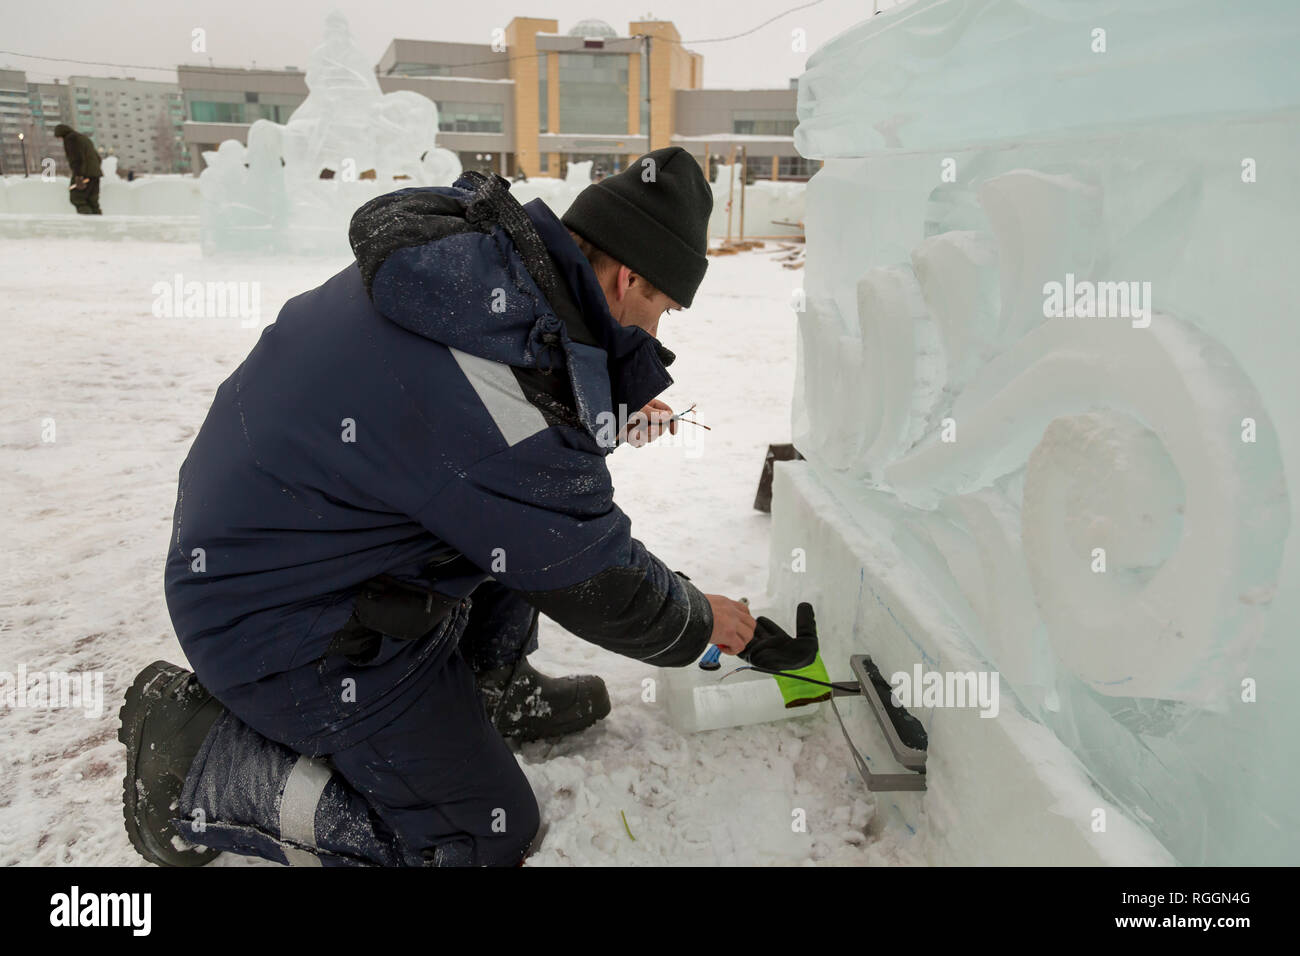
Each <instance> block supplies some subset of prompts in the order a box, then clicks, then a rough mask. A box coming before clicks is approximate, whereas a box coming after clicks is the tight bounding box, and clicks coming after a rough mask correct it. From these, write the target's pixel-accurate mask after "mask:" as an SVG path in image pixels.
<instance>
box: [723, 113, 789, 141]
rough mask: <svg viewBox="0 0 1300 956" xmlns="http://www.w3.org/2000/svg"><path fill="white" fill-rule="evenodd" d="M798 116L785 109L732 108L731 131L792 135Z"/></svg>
mask: <svg viewBox="0 0 1300 956" xmlns="http://www.w3.org/2000/svg"><path fill="white" fill-rule="evenodd" d="M798 122H799V120H798V118H797V117H795V116H792V115H790V113H789V112H788V111H786V110H733V111H732V113H731V131H732V132H733V133H749V134H753V135H756V136H793V135H794V128H795V126H796V125H798Z"/></svg>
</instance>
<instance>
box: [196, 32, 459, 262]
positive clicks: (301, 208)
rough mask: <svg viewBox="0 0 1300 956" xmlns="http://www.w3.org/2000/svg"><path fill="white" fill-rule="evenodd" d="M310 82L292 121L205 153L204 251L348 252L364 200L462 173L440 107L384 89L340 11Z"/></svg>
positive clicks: (263, 123)
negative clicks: (441, 138)
mask: <svg viewBox="0 0 1300 956" xmlns="http://www.w3.org/2000/svg"><path fill="white" fill-rule="evenodd" d="M306 81H307V88H308V89H309V90H310V92H309V94H308V96H307V98H306V99H305V100H304V101H303V102H302V104H301V105H300V106H299V107H298V108H297V109H296V110H294V113H293V115H292V116H291V117H290V118H289V122H288V123H286V124H285V125H283V126H282V125H280V124H278V123H272V122H270V121H269V120H258V121H256V122H255V123H253V125H252V126H251V127H250V128H249V131H248V146H247V147H245V146H243V145H242V144H241V143H239V142H238V141H236V140H227V141H226V142H224V143H222V144H221V145H220V146H219V147H218V148H217V150H216V151H215V152H208V153H204V159H205V160H206V161H207V164H208V165H207V168H206V169H204V170H203V173H202V175H201V176H200V177H199V188H200V190H201V192H202V196H203V199H202V204H201V212H200V215H201V220H202V221H201V236H202V242H203V251H204V253H205V254H207V253H213V252H223V251H257V252H287V253H297V254H309V255H310V254H329V255H333V254H340V255H347V254H348V241H347V226H348V222H349V221H350V219H351V217H352V213H353V212H354V211H355V210H356V209H357V207H358V206H360V205H362V204H363V203H365V202H366V201H368V200H369V199H371V198H373V197H375V196H379V195H382V194H383V193H386V192H391V191H392V190H394V189H401V188H403V187H406V186H448V185H450V184H451V183H452V182H453V181H454V180H455V179H456V178H457V177H458V176H459V175H460V172H461V165H460V160H459V159H458V158H457V157H456V154H455V153H453V152H451V151H450V150H446V149H441V148H438V147H436V146H435V145H434V141H435V138H436V136H437V132H438V109H437V106H436V105H435V104H434V103H433V101H432V100H430V99H428V98H427V97H424V96H421V95H420V94H418V93H413V92H410V91H406V90H403V91H398V92H395V93H387V94H385V93H383V92H382V91H381V90H380V88H379V81H378V79H376V77H375V72H374V67H373V66H372V65H371V64H370V63H369V61H368V60H367V59H366V56H365V54H364V53H362V52H361V50H360V49H359V48H358V47H357V46H356V44H355V43H354V42H353V39H352V35H351V33H350V32H349V31H348V25H347V21H346V20H345V19H344V18H343V16H342V15H341V14H339V13H337V12H335V13H332V14H330V15H329V17H328V18H327V19H326V21H325V41H324V43H322V44H321V45H320V46H319V47H317V48H316V50H315V51H314V52H313V53H312V55H311V58H310V60H309V61H308V67H307V76H306ZM322 176H324V177H325V178H322Z"/></svg>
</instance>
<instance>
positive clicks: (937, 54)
mask: <svg viewBox="0 0 1300 956" xmlns="http://www.w3.org/2000/svg"><path fill="white" fill-rule="evenodd" d="M1298 42H1300V7H1297V6H1296V5H1295V4H1294V3H1291V2H1288V0H1261V2H1258V3H1253V4H1249V5H1237V6H1225V5H1222V4H1218V3H1210V2H1202V0H1192V2H1173V0H1126V2H1124V3H1119V2H1102V3H1098V2H1092V0H959V2H954V0H918V2H916V3H913V4H911V5H909V6H904V7H899V8H896V9H895V10H893V11H891V12H889V13H887V14H885V15H881V16H879V17H874V18H872V19H871V20H869V21H866V22H864V23H862V24H859V25H858V26H857V27H855V28H853V29H851V30H849V31H847V32H845V33H843V34H841V35H840V36H838V37H836V38H835V39H834V40H833V41H831V42H830V43H828V44H827V45H826V46H824V47H822V48H821V49H820V50H818V51H817V52H816V53H815V54H814V55H813V56H812V57H811V58H810V60H809V63H808V69H807V72H806V73H805V74H804V75H803V76H802V77H801V79H800V82H799V101H798V103H799V105H798V114H799V126H798V128H797V129H796V132H795V143H796V146H797V148H798V149H799V151H800V152H801V153H802V154H803V155H805V156H808V157H810V158H817V159H825V160H826V161H827V165H826V166H825V168H823V169H822V170H821V171H820V172H818V173H817V174H816V175H815V176H814V178H813V179H812V181H811V182H810V184H809V187H808V193H807V234H808V252H807V266H806V278H805V288H804V289H803V294H804V297H805V305H804V310H803V312H802V314H801V315H800V317H799V371H798V377H797V381H796V386H795V408H794V432H795V438H794V440H795V445H796V447H798V449H799V450H800V451H801V452H802V453H803V455H804V456H805V457H806V458H807V461H806V462H791V463H788V464H782V465H779V466H778V469H777V478H776V484H775V498H774V504H773V519H774V529H773V545H772V577H771V584H770V588H769V590H770V591H771V592H772V593H773V595H774V596H775V597H776V601H777V604H778V605H779V606H786V605H788V606H790V607H793V605H794V602H795V601H797V600H809V599H811V600H814V601H817V602H819V603H818V615H819V620H820V621H821V622H822V627H821V633H822V635H823V645H824V648H825V649H826V661H827V665H828V667H830V668H831V670H832V676H834V677H837V678H843V677H847V676H848V673H847V666H846V661H847V657H848V654H849V653H856V652H867V653H871V654H873V656H875V657H876V659H877V661H878V663H880V665H881V669H882V671H884V672H885V673H886V674H889V673H892V672H895V671H910V670H911V669H912V668H913V666H914V665H916V664H921V665H922V666H923V667H924V668H926V669H930V670H935V671H940V672H943V671H950V670H953V669H958V670H966V669H977V670H978V669H983V670H996V671H997V672H998V673H999V675H1000V680H1001V688H1002V693H1003V707H1002V711H1001V713H1000V714H999V716H998V717H997V718H996V719H993V720H989V719H981V718H980V717H978V715H976V714H975V713H973V712H972V711H970V710H962V709H959V708H945V707H933V708H926V709H923V710H921V711H920V712H919V713H918V716H919V717H921V719H922V721H923V723H925V725H926V726H927V729H928V731H929V735H930V751H931V752H930V763H929V768H930V772H929V782H930V783H929V790H928V792H927V793H926V794H925V796H924V799H923V800H922V801H920V804H919V806H918V807H916V808H913V809H911V810H909V811H908V813H909V814H910V821H909V822H910V823H911V824H912V825H914V826H915V827H916V828H917V831H918V834H920V835H921V836H922V837H923V838H924V839H926V840H927V841H928V843H927V848H928V851H929V852H930V855H931V858H932V859H934V860H935V861H936V862H986V863H987V862H994V863H1002V862H1007V863H1009V862H1053V863H1068V862H1081V863H1089V862H1109V863H1119V862H1125V863H1142V862H1159V861H1161V860H1165V861H1168V860H1177V861H1179V862H1182V863H1187V864H1202V863H1211V864H1241V863H1245V864H1262V863H1277V864H1281V863H1289V864H1295V863H1298V862H1300V819H1298V817H1300V812H1298V809H1297V795H1298V794H1297V791H1298V789H1300V787H1298V785H1300V772H1298V771H1297V767H1300V759H1297V758H1300V745H1297V742H1296V734H1295V730H1294V728H1295V727H1296V726H1297V725H1300V645H1298V644H1297V641H1296V639H1295V630H1296V625H1297V623H1298V622H1300V590H1298V589H1297V554H1296V541H1295V537H1294V535H1292V533H1291V532H1292V529H1293V527H1294V526H1295V524H1296V519H1297V516H1296V499H1297V492H1296V490H1295V489H1293V488H1292V487H1290V485H1289V482H1288V476H1294V475H1296V474H1300V429H1297V414H1300V412H1298V410H1300V389H1298V387H1297V382H1298V381H1300V376H1297V375H1296V374H1295V367H1296V364H1297V361H1298V360H1300V336H1297V335H1296V333H1295V329H1294V322H1295V310H1294V308H1293V307H1291V308H1289V307H1287V305H1286V304H1287V303H1292V304H1293V303H1294V302H1295V294H1294V289H1293V287H1292V278H1291V277H1292V274H1293V271H1294V268H1295V263H1296V261H1297V260H1298V258H1300V243H1297V241H1296V235H1297V233H1296V227H1295V223H1296V221H1297V220H1298V219H1300V186H1298V185H1297V181H1296V178H1295V177H1294V176H1293V175H1292V170H1293V169H1294V165H1295V157H1296V156H1297V155H1300V122H1298V115H1300V114H1297V112H1296V110H1297V107H1300V74H1298V73H1297V72H1296V70H1295V69H1294V50H1295V49H1296V47H1297V43H1298ZM792 554H797V555H800V559H799V560H798V561H792V557H791V556H792ZM804 567H806V571H802V570H801V569H802V568H804ZM1099 811H1104V812H1099ZM1099 820H1100V821H1103V822H1102V824H1101V825H1100V826H1099V823H1098V821H1099Z"/></svg>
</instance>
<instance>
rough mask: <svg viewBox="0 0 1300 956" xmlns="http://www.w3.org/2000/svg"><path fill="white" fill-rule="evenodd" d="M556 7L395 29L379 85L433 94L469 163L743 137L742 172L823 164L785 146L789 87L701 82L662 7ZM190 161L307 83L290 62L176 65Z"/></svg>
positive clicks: (616, 159)
mask: <svg viewBox="0 0 1300 956" xmlns="http://www.w3.org/2000/svg"><path fill="white" fill-rule="evenodd" d="M558 27H559V23H558V21H556V20H549V19H538V18H531V17H516V18H514V19H513V20H511V21H510V23H509V25H508V26H507V27H506V28H505V30H504V31H503V36H502V38H501V39H502V44H503V45H502V46H501V47H500V48H494V46H493V45H492V44H488V43H449V42H435V41H427V40H409V39H395V40H393V41H392V42H391V43H389V45H388V48H387V49H386V50H385V51H384V53H383V55H382V56H381V57H380V60H379V63H378V65H377V66H376V68H375V72H376V74H377V76H378V80H379V86H380V88H381V89H382V90H383V91H384V92H386V93H388V92H393V91H394V90H412V91H415V92H417V93H420V94H422V95H423V96H426V97H428V98H429V99H431V100H433V101H434V102H435V103H437V105H438V129H439V132H438V144H437V145H439V146H441V147H443V148H446V149H450V150H453V151H455V152H456V153H457V154H458V155H459V156H460V160H461V164H462V165H463V166H464V167H465V168H467V169H474V168H477V169H485V170H486V169H491V170H493V171H495V172H498V173H500V174H501V175H503V176H511V175H514V174H515V173H516V171H517V170H519V169H522V170H523V171H524V172H525V173H527V174H529V175H539V174H540V175H544V176H563V175H564V173H565V170H566V168H567V166H568V164H569V163H572V162H579V161H583V160H593V161H594V162H595V164H596V166H597V167H598V168H600V169H601V170H602V171H603V172H605V173H613V172H617V171H618V170H620V169H622V168H623V167H624V166H625V165H627V163H629V162H631V161H632V160H634V159H636V157H638V156H640V155H642V154H644V153H646V152H649V151H650V150H652V149H658V148H661V147H664V146H681V147H683V148H685V149H687V150H688V151H690V152H691V153H692V154H693V155H695V156H696V157H697V158H698V159H699V160H700V163H701V165H704V164H706V163H708V164H709V165H712V164H713V163H716V162H717V161H719V160H721V161H724V162H725V161H727V160H729V159H730V158H731V157H732V155H733V151H734V153H739V151H740V150H742V149H743V150H744V151H745V152H746V153H747V155H748V159H749V167H750V174H751V176H754V175H760V176H762V177H763V178H771V179H789V180H804V179H807V178H808V177H809V176H810V175H811V174H812V172H813V168H814V167H815V166H818V165H820V164H816V163H810V162H809V161H807V160H804V159H803V158H802V157H800V156H799V155H798V153H796V152H795V149H794V137H793V133H794V127H795V123H796V118H795V101H796V98H797V92H796V89H795V87H794V84H793V83H792V84H791V85H790V86H789V87H788V88H787V89H774V90H708V89H704V88H703V82H704V58H703V56H702V55H701V54H699V53H695V52H692V51H689V50H687V49H685V48H684V47H683V46H682V43H681V36H680V34H678V32H677V28H676V27H675V26H674V25H673V24H672V23H671V22H669V21H666V20H637V21H632V22H630V23H628V25H627V34H626V35H624V36H620V35H618V33H617V32H616V31H615V30H614V28H613V27H611V26H610V25H609V24H607V23H605V22H603V21H600V20H583V21H581V22H579V23H578V24H576V25H575V26H574V27H572V28H571V29H569V30H568V31H567V32H566V33H559V32H557V30H558ZM178 74H179V79H180V85H181V89H182V91H183V95H184V101H185V109H186V117H187V118H186V122H185V126H184V138H185V144H186V147H187V149H188V150H189V154H190V162H191V168H193V169H194V170H195V172H196V173H197V172H198V171H199V170H201V169H202V156H201V154H202V152H203V151H204V150H214V149H216V148H217V146H218V144H220V143H221V142H222V141H223V140H226V139H238V140H240V141H241V142H247V130H248V126H249V124H251V123H252V122H253V121H254V120H255V119H259V118H263V117H265V118H267V119H273V120H275V121H276V122H280V123H283V122H284V121H285V119H287V115H288V114H287V113H286V110H288V111H292V109H293V108H294V107H296V106H297V104H298V103H301V102H302V100H303V99H305V98H306V96H307V92H308V90H307V86H306V79H305V75H304V74H303V72H302V71H301V70H297V69H294V68H293V67H287V68H285V69H284V70H240V69H223V68H217V67H192V66H181V67H178Z"/></svg>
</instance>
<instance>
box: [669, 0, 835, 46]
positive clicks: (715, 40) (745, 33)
mask: <svg viewBox="0 0 1300 956" xmlns="http://www.w3.org/2000/svg"><path fill="white" fill-rule="evenodd" d="M824 2H825V0H811V2H810V3H804V4H800V5H799V6H797V7H791V8H790V9H789V10H786V11H784V12H782V13H778V14H777V15H776V16H774V17H768V18H767V19H766V20H764V21H763V22H762V23H760V24H759V25H758V26H756V27H750V28H749V29H748V30H745V31H743V32H741V33H733V34H732V35H731V36H729V37H713V38H712V39H708V40H670V41H668V42H670V43H683V44H685V43H722V42H724V41H726V40H738V39H740V38H741V37H745V36H749V35H750V34H751V33H756V32H757V31H759V30H761V29H763V27H765V26H767V25H768V24H769V23H772V22H773V21H776V20H780V19H781V18H782V17H785V16H789V15H790V14H792V13H795V12H796V11H799V10H806V9H807V8H808V7H815V6H817V5H818V4H819V3H824ZM656 39H658V38H657V37H656Z"/></svg>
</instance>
